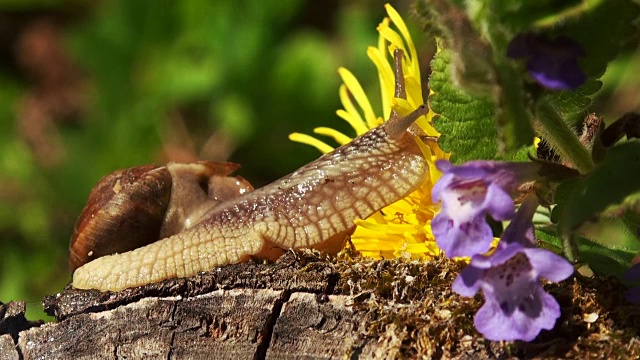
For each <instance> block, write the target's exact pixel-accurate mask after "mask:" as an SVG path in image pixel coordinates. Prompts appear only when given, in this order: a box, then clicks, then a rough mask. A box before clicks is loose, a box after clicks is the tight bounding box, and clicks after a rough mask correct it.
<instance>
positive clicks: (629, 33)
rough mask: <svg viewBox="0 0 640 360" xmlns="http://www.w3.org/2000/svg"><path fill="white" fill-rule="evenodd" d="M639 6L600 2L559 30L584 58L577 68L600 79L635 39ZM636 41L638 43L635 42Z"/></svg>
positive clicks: (622, 0) (624, 0)
mask: <svg viewBox="0 0 640 360" xmlns="http://www.w3.org/2000/svg"><path fill="white" fill-rule="evenodd" d="M639 16H640V6H639V5H638V4H637V3H635V4H634V3H633V2H630V1H628V0H607V1H603V2H602V3H601V4H600V5H599V6H597V7H596V8H594V9H592V11H589V12H586V13H584V14H583V15H582V16H580V17H579V18H577V19H576V20H575V21H572V22H569V23H567V26H566V28H562V34H564V35H567V36H570V37H571V38H573V39H574V40H576V41H578V42H579V43H580V44H581V45H582V46H583V47H584V49H585V51H586V54H587V55H586V56H585V57H584V58H582V59H581V61H580V64H581V66H582V68H583V69H584V70H585V71H586V73H587V74H589V75H590V76H593V77H599V76H601V75H602V74H603V73H604V71H605V69H606V67H607V63H609V61H611V60H613V59H614V58H615V57H616V56H617V55H618V53H619V52H620V50H621V49H622V48H623V47H624V46H626V45H628V44H630V41H633V39H637V32H638V17H639ZM636 41H637V40H636Z"/></svg>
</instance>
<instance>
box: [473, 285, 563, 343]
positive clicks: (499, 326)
mask: <svg viewBox="0 0 640 360" xmlns="http://www.w3.org/2000/svg"><path fill="white" fill-rule="evenodd" d="M485 297H486V302H485V304H484V305H483V306H482V307H481V308H480V310H478V313H477V314H476V316H475V318H474V324H475V326H476V329H478V331H479V332H480V333H482V334H483V335H484V336H485V337H486V338H487V339H489V340H493V341H502V340H508V341H510V340H524V341H531V340H533V339H535V338H536V336H538V334H539V333H540V331H541V330H542V329H546V330H549V329H552V328H553V326H554V325H555V322H556V320H557V319H558V317H559V316H560V306H559V305H558V303H557V301H556V300H555V299H554V298H553V296H551V295H549V294H547V293H546V292H545V291H544V289H542V286H540V285H538V286H536V288H535V289H534V292H533V294H532V296H531V297H527V298H526V299H525V300H524V301H523V302H521V303H519V304H510V303H498V302H497V301H496V300H495V299H494V298H492V297H490V296H487V294H486V293H485Z"/></svg>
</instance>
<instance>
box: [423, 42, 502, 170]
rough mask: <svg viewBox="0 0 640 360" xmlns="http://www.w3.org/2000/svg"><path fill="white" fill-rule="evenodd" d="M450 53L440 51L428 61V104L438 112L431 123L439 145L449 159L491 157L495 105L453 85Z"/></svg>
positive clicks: (492, 154)
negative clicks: (438, 138) (429, 69)
mask: <svg viewBox="0 0 640 360" xmlns="http://www.w3.org/2000/svg"><path fill="white" fill-rule="evenodd" d="M451 69H452V62H451V52H450V51H448V50H442V51H440V52H439V53H438V54H436V56H435V57H434V59H433V61H432V62H431V77H430V78H429V87H430V88H431V90H432V91H433V93H432V94H431V95H429V106H430V107H431V110H433V111H434V112H435V113H436V114H437V115H436V116H434V119H433V121H434V126H435V128H436V129H437V130H438V131H439V132H440V133H441V134H442V135H441V136H440V140H439V143H440V146H442V148H443V149H444V150H445V151H447V152H451V153H452V156H451V161H452V162H454V163H460V162H464V161H467V160H471V159H493V158H494V157H495V155H496V150H497V136H498V132H497V130H496V125H495V121H494V105H493V103H492V102H491V100H490V99H489V98H488V97H476V96H471V95H469V94H467V93H465V92H464V91H462V90H461V89H460V88H459V87H457V86H456V85H455V82H454V80H453V78H452V74H451Z"/></svg>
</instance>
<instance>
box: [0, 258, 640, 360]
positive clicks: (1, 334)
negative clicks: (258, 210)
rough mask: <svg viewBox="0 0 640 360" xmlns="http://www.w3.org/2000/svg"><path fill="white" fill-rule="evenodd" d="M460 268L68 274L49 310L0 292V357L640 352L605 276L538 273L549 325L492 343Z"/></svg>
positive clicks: (398, 265) (378, 264)
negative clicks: (131, 278)
mask: <svg viewBox="0 0 640 360" xmlns="http://www.w3.org/2000/svg"><path fill="white" fill-rule="evenodd" d="M460 267H461V264H458V263H455V262H451V261H446V260H444V259H442V260H440V261H431V262H412V261H402V260H384V261H368V262H365V261H362V262H360V261H355V262H354V261H346V262H344V261H343V262H341V261H338V262H331V261H327V260H326V259H322V258H319V257H318V256H317V255H315V254H314V253H311V252H303V253H293V252H287V253H286V254H285V255H284V256H283V257H281V258H280V260H278V261H277V262H276V263H274V264H257V263H247V264H236V265H230V266H225V267H221V268H218V269H214V270H213V271H211V272H207V273H202V274H199V275H197V276H194V277H191V278H185V279H171V280H166V281H163V282H160V283H156V284H149V285H146V286H142V287H139V288H132V289H127V290H124V291H121V292H99V291H93V290H90V291H84V290H76V289H72V288H70V287H67V288H66V289H64V291H62V292H60V293H59V294H56V295H52V296H48V297H46V298H45V299H44V307H45V311H46V312H47V313H49V314H50V315H53V316H55V317H56V319H57V321H56V322H52V323H47V324H43V323H42V322H30V321H27V320H26V319H25V317H24V312H25V304H24V302H12V303H8V304H1V303H0V360H4V359H7V360H16V359H18V360H19V359H345V358H348V359H381V358H382V359H386V358H389V359H394V358H400V359H402V358H435V359H507V358H549V357H550V358H568V359H569V358H570V359H583V358H587V357H594V356H595V357H598V358H609V359H633V358H640V334H639V333H638V324H640V314H638V312H637V308H635V307H632V306H629V304H628V303H627V302H625V300H624V287H622V286H621V285H620V284H619V283H617V282H616V281H611V279H585V278H580V279H578V278H574V279H573V280H571V281H566V282H564V283H563V284H562V285H553V286H549V287H547V290H548V291H550V293H551V294H552V295H553V296H554V297H555V298H557V299H558V302H559V303H560V306H561V307H562V316H561V318H559V319H558V321H557V323H556V327H555V328H554V329H553V330H551V331H543V332H542V333H541V334H540V335H539V336H538V338H537V339H536V341H535V342H532V343H522V342H491V341H487V340H486V339H484V338H483V337H482V336H481V335H480V334H478V333H477V331H476V330H475V329H474V327H473V314H474V313H475V312H476V311H477V310H478V308H479V307H480V306H481V305H482V298H481V297H479V296H477V297H475V298H462V297H460V296H458V295H457V294H454V293H453V292H452V291H451V282H452V281H453V279H454V278H455V276H456V274H457V273H458V272H459V269H460ZM585 315H589V316H588V317H585ZM594 315H597V316H596V318H595V320H594ZM585 319H587V320H585Z"/></svg>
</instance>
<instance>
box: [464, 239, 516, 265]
mask: <svg viewBox="0 0 640 360" xmlns="http://www.w3.org/2000/svg"><path fill="white" fill-rule="evenodd" d="M523 249H524V248H523V247H522V246H521V245H520V244H506V245H503V243H502V242H500V244H499V245H498V249H497V250H496V251H495V252H494V253H493V254H491V255H490V256H489V257H488V260H489V262H490V263H491V266H492V267H494V266H498V265H502V264H504V263H505V262H507V261H508V260H509V259H511V258H512V257H514V256H515V255H516V254H517V253H519V252H521V251H522V250H523ZM478 259H479V257H478ZM478 259H476V258H475V257H474V258H473V259H471V263H472V264H474V265H475V264H476V261H477V260H478ZM475 266H479V265H475Z"/></svg>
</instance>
